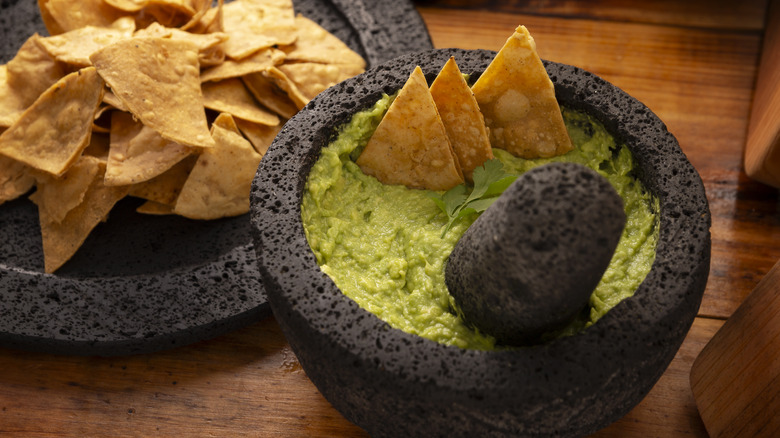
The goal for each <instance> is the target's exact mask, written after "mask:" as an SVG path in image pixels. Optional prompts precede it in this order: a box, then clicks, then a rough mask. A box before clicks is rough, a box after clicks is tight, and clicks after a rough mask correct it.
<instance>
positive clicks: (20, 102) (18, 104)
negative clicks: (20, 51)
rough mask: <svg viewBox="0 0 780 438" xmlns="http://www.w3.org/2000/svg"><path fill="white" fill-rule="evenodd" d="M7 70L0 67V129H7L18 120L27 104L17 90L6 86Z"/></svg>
mask: <svg viewBox="0 0 780 438" xmlns="http://www.w3.org/2000/svg"><path fill="white" fill-rule="evenodd" d="M7 73H8V68H7V67H6V66H5V65H0V128H7V127H9V126H11V125H13V124H14V122H16V121H17V120H19V116H21V115H22V113H23V112H24V110H25V109H27V107H28V106H29V103H28V102H26V101H25V98H24V96H20V93H18V89H17V88H14V87H12V86H11V85H9V84H8V74H7Z"/></svg>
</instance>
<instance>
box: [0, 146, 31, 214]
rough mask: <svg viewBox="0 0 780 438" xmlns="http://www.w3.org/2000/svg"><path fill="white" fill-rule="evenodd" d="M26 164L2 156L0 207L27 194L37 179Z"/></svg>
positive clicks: (0, 165) (0, 157)
mask: <svg viewBox="0 0 780 438" xmlns="http://www.w3.org/2000/svg"><path fill="white" fill-rule="evenodd" d="M28 169H29V168H28V167H27V166H25V165H24V164H22V163H20V162H18V161H16V160H12V159H10V158H7V157H4V156H2V155H0V205H2V204H3V203H4V202H6V201H13V200H14V199H16V198H18V197H20V196H22V195H24V194H25V193H27V192H28V191H29V190H30V189H31V188H32V187H33V185H35V178H34V177H33V176H32V175H31V174H30V172H29V171H28Z"/></svg>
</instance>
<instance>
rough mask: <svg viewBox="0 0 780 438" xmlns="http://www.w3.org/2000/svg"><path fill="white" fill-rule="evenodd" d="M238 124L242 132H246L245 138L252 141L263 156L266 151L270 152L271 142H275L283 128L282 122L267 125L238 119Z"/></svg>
mask: <svg viewBox="0 0 780 438" xmlns="http://www.w3.org/2000/svg"><path fill="white" fill-rule="evenodd" d="M236 125H237V126H238V129H239V130H240V131H241V133H242V134H244V138H246V139H247V140H249V142H250V143H252V146H254V148H255V150H256V151H257V153H258V154H260V155H261V156H264V155H265V153H266V152H268V148H269V147H270V146H271V143H273V142H274V139H275V138H276V136H277V134H279V131H281V130H282V124H281V123H280V124H278V125H276V126H266V125H260V124H257V123H252V122H248V121H246V120H241V119H236Z"/></svg>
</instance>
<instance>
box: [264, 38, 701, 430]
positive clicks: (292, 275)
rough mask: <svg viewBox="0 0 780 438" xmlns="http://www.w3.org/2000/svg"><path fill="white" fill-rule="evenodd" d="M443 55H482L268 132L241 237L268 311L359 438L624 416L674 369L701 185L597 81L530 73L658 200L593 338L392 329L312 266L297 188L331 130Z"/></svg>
mask: <svg viewBox="0 0 780 438" xmlns="http://www.w3.org/2000/svg"><path fill="white" fill-rule="evenodd" d="M450 56H454V57H455V60H456V61H457V63H458V66H459V67H460V68H461V70H462V71H463V73H465V74H468V75H470V77H471V78H472V79H473V78H475V77H477V76H478V75H480V74H481V72H483V71H484V69H485V68H486V67H487V65H488V64H489V63H490V61H491V60H492V59H493V57H494V56H495V53H494V52H489V51H465V50H457V49H445V50H433V51H427V52H420V53H416V54H411V55H406V56H403V57H400V58H397V59H394V60H392V61H390V62H388V63H385V64H382V65H379V66H377V67H374V68H372V69H370V70H368V71H367V72H366V73H364V74H362V75H360V76H357V77H355V78H353V79H350V80H347V81H345V82H343V83H341V84H338V85H336V86H335V87H333V88H331V89H329V90H326V91H325V92H323V93H322V94H321V95H319V96H318V97H317V98H315V99H314V100H313V101H312V102H311V103H310V104H309V105H308V106H307V107H306V108H305V109H304V110H303V111H301V112H300V113H299V114H298V115H296V116H295V117H294V118H293V119H291V120H290V121H289V122H288V123H287V124H286V125H285V127H284V128H283V130H282V131H281V132H280V134H279V135H278V136H277V138H276V140H275V142H274V144H273V146H272V147H271V149H270V150H269V152H268V154H267V155H266V156H265V158H264V159H263V162H262V164H261V167H260V169H259V170H258V173H257V175H256V177H255V180H254V183H253V188H252V194H251V201H252V210H251V218H252V219H251V220H252V233H253V238H254V240H255V244H256V251H257V254H258V262H259V265H260V271H261V275H262V276H263V281H264V283H265V284H266V288H267V290H268V295H269V302H270V304H271V307H272V309H273V311H274V314H275V316H276V319H277V321H278V322H279V324H280V326H281V327H282V330H283V332H284V333H285V335H286V337H287V339H288V341H289V343H290V345H291V347H292V348H293V351H294V352H295V354H296V355H297V356H298V359H299V361H300V363H301V365H302V366H303V368H304V370H305V371H306V374H307V376H308V377H309V378H310V379H311V380H312V382H314V384H315V385H316V386H317V388H318V389H319V390H320V392H321V393H322V394H323V395H324V396H325V398H326V399H327V400H328V401H329V402H330V403H331V404H332V405H333V406H334V407H335V408H336V409H338V410H339V411H340V412H341V413H342V414H343V415H344V416H345V417H346V418H347V419H349V420H350V421H352V422H354V423H355V424H357V425H359V426H360V427H362V428H364V429H365V430H366V431H368V432H369V433H370V434H371V435H372V436H388V437H395V436H469V437H470V436H513V437H516V436H529V437H531V436H538V437H541V436H581V435H586V434H589V433H592V432H595V431H596V430H598V429H600V428H602V427H604V426H606V425H608V424H610V423H611V422H613V421H615V420H617V419H618V418H620V417H621V416H623V415H624V414H626V413H627V412H628V411H629V410H630V409H631V408H632V407H633V406H635V405H636V404H637V403H638V402H639V401H641V400H642V398H643V397H644V396H645V395H646V394H647V392H648V391H649V390H650V389H651V388H652V386H653V385H654V384H655V382H656V381H657V380H658V378H659V377H660V376H661V374H662V373H663V372H664V370H665V369H666V367H667V366H668V364H669V363H670V362H671V360H672V358H673V357H674V355H675V353H676V351H677V349H678V348H679V346H680V344H681V343H682V341H683V338H684V337H685V335H686V333H687V331H688V329H689V328H690V325H691V323H692V322H693V319H694V317H695V315H696V312H697V310H698V307H699V304H700V302H701V297H702V294H703V292H704V288H705V285H706V280H707V276H708V273H709V258H710V231H709V228H710V213H709V207H708V204H707V200H706V197H705V193H704V188H703V185H702V182H701V179H700V177H699V175H698V173H697V172H696V170H695V169H694V168H693V167H692V166H691V164H690V163H689V161H688V160H687V158H686V157H685V155H684V154H683V152H682V151H681V149H680V147H679V144H678V143H677V141H676V139H675V138H674V136H673V135H672V134H671V133H669V132H668V130H667V129H666V126H665V125H664V124H663V122H662V121H661V120H660V119H658V117H657V116H655V115H654V114H653V113H652V112H651V111H650V110H649V109H648V108H647V107H645V106H644V105H643V104H641V103H640V102H638V101H637V100H636V99H634V98H632V97H631V96H629V95H628V94H626V93H625V92H623V91H621V90H620V89H618V88H616V87H614V86H613V85H611V84H609V83H608V82H606V81H604V80H603V79H601V78H599V77H597V76H595V75H593V74H591V73H589V72H586V71H584V70H581V69H579V68H576V67H572V66H569V65H564V64H557V63H552V62H545V67H546V68H547V71H548V74H549V76H550V78H551V79H552V81H553V83H554V84H555V92H556V97H557V99H558V101H559V102H560V103H561V104H563V105H565V106H567V107H569V108H573V109H576V110H579V111H583V112H585V113H587V114H589V115H590V116H592V117H594V118H596V119H597V120H598V121H600V122H601V123H602V124H603V125H604V126H605V127H606V129H607V130H608V131H609V133H610V134H612V135H613V136H614V137H615V139H616V140H617V141H618V142H620V143H623V144H626V145H627V146H628V147H629V149H630V150H631V152H632V154H633V156H634V160H635V162H636V168H635V170H636V172H635V173H636V177H637V178H638V179H639V180H640V181H641V182H642V183H643V184H644V186H645V187H646V189H647V190H648V191H650V192H651V193H652V194H653V195H654V196H655V197H656V198H657V199H658V205H659V211H658V212H657V214H658V217H659V227H660V231H659V239H658V243H657V248H656V257H655V260H654V262H653V264H652V268H651V270H650V272H649V273H648V275H647V276H646V277H645V280H644V281H643V282H642V283H641V285H640V286H639V288H638V289H637V290H636V292H635V293H634V295H633V296H632V297H630V298H627V299H624V300H623V301H621V302H620V303H619V304H618V305H617V306H615V307H614V308H613V309H612V310H610V311H609V312H608V313H607V314H606V315H604V316H603V317H601V319H599V320H598V321H597V322H596V323H595V324H593V325H592V326H590V327H588V328H586V329H584V330H582V331H580V332H579V333H577V334H575V335H572V336H566V337H560V338H557V339H554V340H550V341H547V342H544V343H542V344H539V345H534V346H529V347H521V348H515V349H501V350H495V351H480V350H470V349H461V348H458V347H453V346H446V345H442V344H439V343H437V342H434V341H431V340H428V339H424V338H422V337H419V336H416V335H412V334H408V333H406V332H404V331H401V330H398V329H394V328H391V327H390V326H389V325H388V324H387V323H385V322H383V321H382V320H380V319H379V318H377V317H376V316H374V315H373V314H372V313H370V312H368V311H366V310H364V309H362V308H360V307H359V306H358V305H357V304H356V303H355V302H354V301H353V300H352V299H350V298H348V297H347V296H345V295H344V294H342V293H341V291H340V290H339V289H338V287H337V286H336V285H335V284H334V283H333V281H332V280H331V279H330V277H328V276H327V275H326V274H325V273H323V271H322V270H321V269H320V267H319V266H318V264H317V261H316V259H315V256H314V254H313V253H312V250H311V248H310V247H309V244H308V242H307V239H306V236H305V234H304V228H303V225H302V220H301V200H302V197H303V193H304V188H305V184H306V179H307V177H308V175H309V171H310V170H311V168H312V166H313V163H314V162H315V161H316V160H317V158H318V156H319V153H320V151H321V149H322V148H323V147H325V146H326V145H327V144H328V143H329V141H330V140H331V139H332V138H333V137H334V135H335V133H336V130H337V128H338V127H340V126H342V125H343V124H345V123H346V122H348V121H349V120H350V118H351V117H352V115H353V114H355V113H356V112H358V111H361V110H363V109H366V108H369V107H371V106H372V105H374V103H375V102H377V101H378V100H379V99H380V98H381V97H382V95H383V94H391V93H393V92H395V91H397V90H398V89H400V88H401V86H402V85H403V83H404V82H405V80H406V78H407V76H408V74H409V72H410V71H411V70H412V69H413V68H414V67H415V66H417V65H419V66H421V67H422V70H423V72H425V74H426V77H427V79H428V81H429V83H430V81H431V80H432V79H433V77H434V76H435V75H436V73H437V72H438V71H439V70H440V69H441V67H442V66H443V65H444V63H445V62H446V61H447V59H449V57H450Z"/></svg>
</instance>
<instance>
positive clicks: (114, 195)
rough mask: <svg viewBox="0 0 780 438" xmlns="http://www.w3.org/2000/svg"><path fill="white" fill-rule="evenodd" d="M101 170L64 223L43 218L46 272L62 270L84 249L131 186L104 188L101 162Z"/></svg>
mask: <svg viewBox="0 0 780 438" xmlns="http://www.w3.org/2000/svg"><path fill="white" fill-rule="evenodd" d="M98 166H99V168H98V171H97V173H96V175H95V177H94V178H93V180H92V182H91V183H90V185H89V187H87V190H86V192H85V193H84V199H83V201H82V202H81V203H80V204H79V205H78V206H76V207H75V208H73V209H72V210H70V211H69V212H68V213H67V215H66V216H65V218H63V220H62V221H61V222H52V221H48V218H47V217H46V216H44V215H39V220H40V223H41V237H42V240H43V258H44V269H45V271H46V272H47V273H51V272H54V271H56V270H57V269H59V268H60V267H61V266H62V265H63V264H64V263H65V262H66V261H68V260H69V259H70V258H71V257H73V254H75V253H76V251H77V250H78V249H79V247H81V245H82V244H83V243H84V241H85V240H86V239H87V236H89V233H90V232H92V230H93V229H94V228H95V226H97V224H99V223H100V222H102V221H103V220H104V219H105V218H106V216H107V215H108V213H109V211H111V209H112V208H113V206H114V204H116V202H117V201H119V200H120V199H122V198H123V197H124V196H125V195H126V194H127V191H128V190H129V187H128V186H119V187H106V186H104V185H103V170H104V169H105V165H104V164H103V163H102V162H99V163H98Z"/></svg>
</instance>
